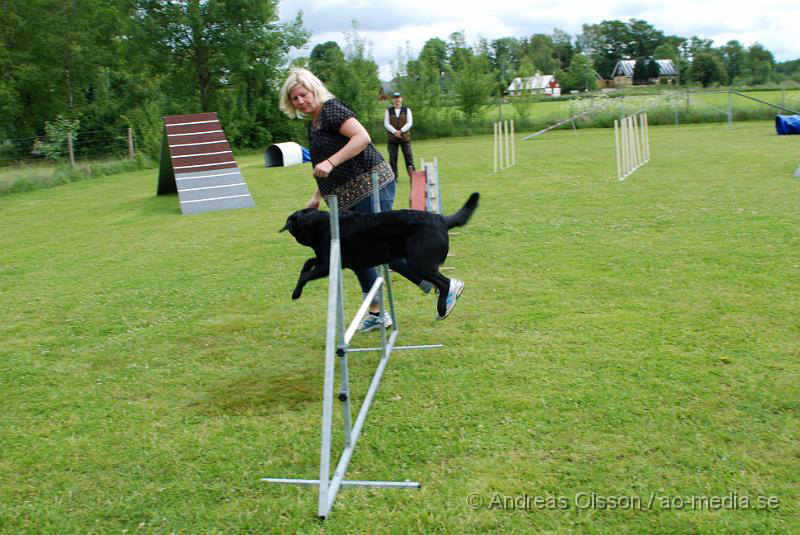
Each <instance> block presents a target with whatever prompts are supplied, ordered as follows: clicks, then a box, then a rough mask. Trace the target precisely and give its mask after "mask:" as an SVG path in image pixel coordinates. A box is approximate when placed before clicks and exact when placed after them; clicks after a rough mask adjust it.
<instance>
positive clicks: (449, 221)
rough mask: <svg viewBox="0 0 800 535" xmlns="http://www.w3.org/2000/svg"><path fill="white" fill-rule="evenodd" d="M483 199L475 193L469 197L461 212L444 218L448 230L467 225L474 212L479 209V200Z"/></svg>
mask: <svg viewBox="0 0 800 535" xmlns="http://www.w3.org/2000/svg"><path fill="white" fill-rule="evenodd" d="M480 198H481V195H480V193H478V192H475V193H473V194H472V195H470V196H469V199H467V202H466V203H464V206H462V207H461V210H459V211H458V212H456V213H455V214H453V215H447V216H444V223H445V225H447V228H448V229H451V228H453V227H462V226H464V225H466V224H467V222H468V221H469V218H470V217H472V212H474V211H475V209H476V208H478V199H480Z"/></svg>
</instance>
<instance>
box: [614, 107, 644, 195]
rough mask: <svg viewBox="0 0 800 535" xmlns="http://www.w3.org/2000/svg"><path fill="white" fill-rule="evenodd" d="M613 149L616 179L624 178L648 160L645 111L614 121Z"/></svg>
mask: <svg viewBox="0 0 800 535" xmlns="http://www.w3.org/2000/svg"><path fill="white" fill-rule="evenodd" d="M614 150H615V153H616V157H617V179H618V180H625V179H626V178H627V177H628V176H630V175H631V173H633V172H634V171H636V170H637V169H639V168H640V167H641V166H643V165H644V164H646V163H647V162H649V161H650V132H649V125H648V122H647V113H644V112H642V113H637V114H634V115H630V116H628V117H625V118H623V119H622V120H615V121H614Z"/></svg>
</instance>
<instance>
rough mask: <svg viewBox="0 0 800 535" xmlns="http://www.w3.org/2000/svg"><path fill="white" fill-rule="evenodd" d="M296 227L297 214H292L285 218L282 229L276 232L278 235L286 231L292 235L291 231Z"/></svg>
mask: <svg viewBox="0 0 800 535" xmlns="http://www.w3.org/2000/svg"><path fill="white" fill-rule="evenodd" d="M296 225H297V214H292V215H290V216H289V217H288V218H286V224H285V225H284V226H283V228H282V229H280V230H279V231H278V233H281V232H283V231H284V230H288V231H289V233H290V234H294V232H293V231H294V229H295V226H296Z"/></svg>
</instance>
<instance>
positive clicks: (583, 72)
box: [561, 53, 595, 91]
mask: <svg viewBox="0 0 800 535" xmlns="http://www.w3.org/2000/svg"><path fill="white" fill-rule="evenodd" d="M594 78H595V77H594V69H592V62H591V60H590V59H589V58H588V57H587V56H585V55H584V54H580V53H577V54H574V55H573V56H572V59H571V60H570V63H569V69H568V70H567V73H566V77H565V78H564V79H563V80H562V81H561V87H562V88H563V89H564V90H565V91H571V90H581V89H583V90H585V91H588V90H589V89H594Z"/></svg>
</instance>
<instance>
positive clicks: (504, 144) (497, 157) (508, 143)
mask: <svg viewBox="0 0 800 535" xmlns="http://www.w3.org/2000/svg"><path fill="white" fill-rule="evenodd" d="M493 152H494V172H495V173H497V172H498V171H502V170H503V169H508V168H509V167H511V166H512V165H514V164H515V163H517V151H516V145H515V143H514V121H513V120H511V121H502V122H497V123H494V149H493Z"/></svg>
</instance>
